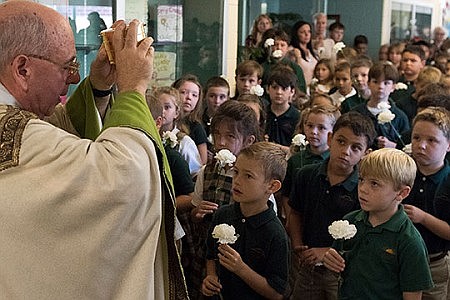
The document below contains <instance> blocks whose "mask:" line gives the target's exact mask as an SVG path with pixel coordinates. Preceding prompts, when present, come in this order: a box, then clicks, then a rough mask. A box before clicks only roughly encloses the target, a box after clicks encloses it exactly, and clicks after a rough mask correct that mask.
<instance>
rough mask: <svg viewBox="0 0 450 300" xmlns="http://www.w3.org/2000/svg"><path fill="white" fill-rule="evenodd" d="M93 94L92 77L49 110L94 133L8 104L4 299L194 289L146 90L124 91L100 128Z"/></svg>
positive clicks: (2, 185) (0, 138)
mask: <svg viewBox="0 0 450 300" xmlns="http://www.w3.org/2000/svg"><path fill="white" fill-rule="evenodd" d="M93 101H94V100H93V96H92V92H91V89H90V87H89V83H88V80H85V81H84V82H83V83H81V84H80V86H79V88H78V90H77V91H76V93H75V94H74V95H73V97H72V98H71V99H70V100H69V103H70V105H69V104H68V105H67V107H65V108H64V107H59V108H58V111H57V113H56V114H55V117H54V118H52V120H51V121H52V122H53V123H54V124H57V125H58V126H63V127H65V128H66V129H67V130H68V131H70V132H74V131H75V130H76V131H77V132H79V133H80V135H81V136H84V137H87V138H89V139H80V138H79V137H77V136H76V135H72V134H70V133H68V132H67V131H64V130H62V129H59V128H57V127H55V126H53V125H51V124H49V123H47V122H45V121H42V120H39V119H37V118H36V116H35V115H33V114H31V113H29V112H26V111H23V110H21V109H19V108H18V107H15V106H12V105H1V104H0V134H1V135H0V195H1V196H0V199H1V209H0V245H1V246H0V299H187V295H186V292H185V291H186V289H185V285H184V279H183V275H182V271H181V267H180V264H179V259H178V256H177V253H176V249H175V244H174V240H173V226H174V225H173V223H174V203H173V199H174V198H173V192H172V191H173V189H172V186H171V177H170V172H166V171H167V170H168V169H166V168H167V164H166V158H165V155H163V154H162V153H163V152H161V149H162V145H161V141H160V138H159V135H158V134H157V131H156V128H155V125H154V122H153V119H152V117H151V115H150V112H149V111H148V108H146V104H145V99H144V97H142V96H141V95H139V94H138V93H133V92H129V93H122V94H119V95H118V96H117V97H116V99H115V101H114V104H113V105H112V107H111V109H110V112H109V114H108V116H107V118H105V122H104V127H103V128H104V129H103V131H101V132H100V131H99V128H100V126H97V127H95V124H96V122H98V120H97V119H96V113H95V109H94V102H93ZM0 103H2V99H0ZM93 109H94V111H93ZM65 111H67V113H68V115H65V114H64V112H65ZM67 116H69V117H67ZM71 121H72V122H71ZM72 124H73V126H72ZM83 126H84V127H83ZM80 128H81V129H80ZM96 128H97V129H96ZM89 130H91V131H89ZM96 130H97V131H96ZM155 146H156V147H155ZM163 166H164V167H163ZM162 173H164V175H162Z"/></svg>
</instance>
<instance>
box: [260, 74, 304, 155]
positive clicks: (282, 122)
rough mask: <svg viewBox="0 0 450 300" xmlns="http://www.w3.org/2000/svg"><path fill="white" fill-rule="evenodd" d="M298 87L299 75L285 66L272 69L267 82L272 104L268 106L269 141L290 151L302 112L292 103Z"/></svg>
mask: <svg viewBox="0 0 450 300" xmlns="http://www.w3.org/2000/svg"><path fill="white" fill-rule="evenodd" d="M296 89H297V77H296V76H295V74H294V73H293V72H292V71H291V70H290V69H289V68H288V67H285V66H278V67H276V68H275V69H274V70H272V72H271V74H270V77H269V80H268V82H267V92H268V94H269V97H270V105H269V106H268V107H267V119H266V135H267V136H268V139H269V142H274V143H277V144H280V145H282V146H283V149H284V150H285V152H286V153H289V146H290V145H291V141H292V137H293V136H294V132H295V126H296V125H297V123H298V121H299V119H300V112H299V111H298V110H297V109H296V108H295V107H294V106H293V105H291V101H292V98H293V97H294V95H295V92H296Z"/></svg>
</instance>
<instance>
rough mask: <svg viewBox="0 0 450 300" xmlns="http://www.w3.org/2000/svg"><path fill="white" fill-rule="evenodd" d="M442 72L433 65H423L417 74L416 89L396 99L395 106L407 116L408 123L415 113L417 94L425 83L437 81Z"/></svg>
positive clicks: (410, 122)
mask: <svg viewBox="0 0 450 300" xmlns="http://www.w3.org/2000/svg"><path fill="white" fill-rule="evenodd" d="M441 75H442V72H441V71H440V70H439V69H438V68H435V67H432V66H425V67H424V68H423V69H422V70H420V72H419V75H418V76H417V79H416V82H415V87H416V90H415V92H414V93H412V94H411V95H409V96H405V97H403V98H400V99H398V100H397V102H396V104H397V107H398V108H400V109H401V110H402V111H403V112H404V113H405V114H406V116H407V117H408V121H409V124H410V125H411V124H412V120H413V119H414V117H415V116H416V114H417V94H418V93H420V91H421V89H423V88H424V87H425V86H426V85H427V84H429V83H433V82H439V80H440V79H441Z"/></svg>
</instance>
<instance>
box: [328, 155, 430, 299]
mask: <svg viewBox="0 0 450 300" xmlns="http://www.w3.org/2000/svg"><path fill="white" fill-rule="evenodd" d="M416 169H417V168H416V164H415V162H414V160H413V159H412V158H411V157H409V156H408V155H407V154H405V153H404V152H402V151H400V150H397V149H388V148H384V149H380V150H377V151H374V152H371V153H370V154H368V155H367V156H365V157H364V158H363V159H362V160H361V163H360V167H359V176H360V178H359V183H358V197H359V203H360V205H361V210H357V211H354V212H352V213H349V214H348V215H346V216H345V217H344V219H346V220H348V221H349V223H351V224H354V225H355V226H356V228H357V232H356V235H355V236H354V237H353V238H351V239H348V240H344V241H343V244H342V248H341V247H338V245H339V243H337V242H335V243H334V244H333V247H336V248H331V249H330V250H329V251H327V253H326V254H325V256H324V259H323V263H324V265H325V266H326V267H327V268H328V269H330V270H331V271H334V272H341V276H342V278H343V281H342V285H341V287H340V293H339V299H406V300H412V299H417V300H418V299H421V296H422V291H423V290H426V289H428V288H430V287H432V286H433V281H432V280H431V275H430V270H429V268H428V262H427V251H426V247H425V244H424V242H423V240H422V238H421V236H420V234H419V232H418V231H417V229H416V228H415V227H414V225H413V224H412V222H411V220H409V218H408V216H407V215H406V213H405V211H404V208H403V206H402V205H401V202H402V200H403V199H404V198H406V197H407V196H408V195H409V193H410V191H411V188H412V186H413V183H414V178H415V176H416Z"/></svg>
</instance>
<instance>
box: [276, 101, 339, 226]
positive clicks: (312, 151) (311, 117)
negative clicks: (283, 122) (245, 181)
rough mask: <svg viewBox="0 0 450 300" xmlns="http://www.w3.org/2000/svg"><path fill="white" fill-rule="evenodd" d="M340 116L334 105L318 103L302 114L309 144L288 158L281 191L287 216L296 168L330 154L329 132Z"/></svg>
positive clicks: (313, 162) (319, 160) (320, 160)
mask: <svg viewBox="0 0 450 300" xmlns="http://www.w3.org/2000/svg"><path fill="white" fill-rule="evenodd" d="M340 116H341V114H340V112H339V110H338V109H337V108H336V107H335V106H332V105H318V106H317V105H316V106H313V107H312V108H310V109H309V110H308V112H307V114H306V115H302V117H304V120H303V127H302V128H303V132H304V134H305V136H306V140H307V141H308V145H306V147H305V149H302V150H300V151H299V152H297V153H295V154H294V155H292V156H291V157H290V158H289V160H288V165H287V170H286V176H285V179H284V181H283V189H282V193H281V194H282V199H283V200H282V203H283V208H284V211H285V215H286V217H288V216H289V211H290V209H289V208H290V207H289V205H288V204H287V203H288V200H289V194H290V193H291V185H292V180H293V178H294V175H295V173H296V170H298V169H300V168H302V167H303V166H305V165H310V164H315V163H319V162H322V161H324V160H325V159H327V158H328V157H329V156H330V151H329V147H328V143H327V141H328V134H329V133H331V132H332V130H333V126H334V124H336V120H337V119H338V118H339V117H340ZM300 122H302V120H300Z"/></svg>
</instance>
